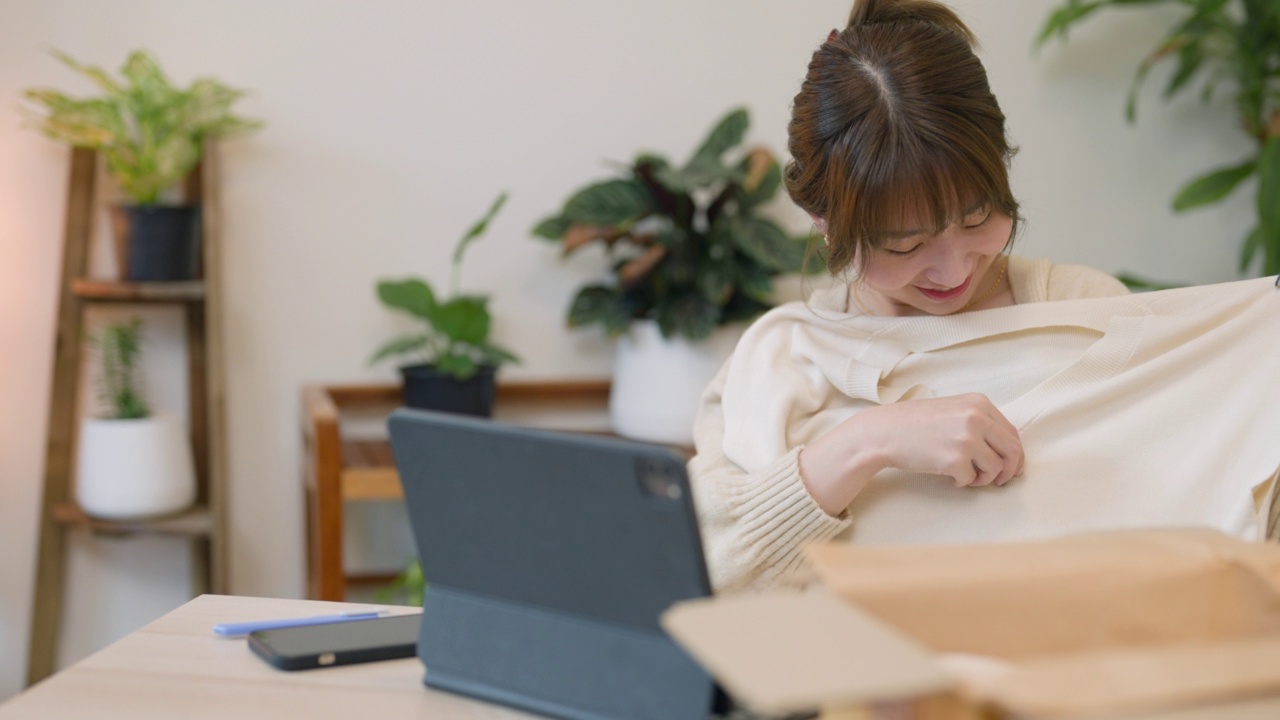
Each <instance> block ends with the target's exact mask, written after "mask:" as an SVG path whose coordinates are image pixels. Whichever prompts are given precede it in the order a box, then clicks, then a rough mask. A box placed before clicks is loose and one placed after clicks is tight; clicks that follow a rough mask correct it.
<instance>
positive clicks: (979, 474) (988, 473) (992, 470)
mask: <svg viewBox="0 0 1280 720" xmlns="http://www.w3.org/2000/svg"><path fill="white" fill-rule="evenodd" d="M973 469H974V475H975V477H974V478H973V482H971V483H969V486H970V487H985V486H987V485H990V484H991V483H992V482H994V481H995V480H996V479H997V478H999V477H1001V476H1003V475H1004V474H1005V461H1004V458H1002V457H1000V455H999V454H998V453H996V451H995V450H992V449H991V448H990V447H989V446H988V447H984V448H980V449H979V450H978V451H977V452H975V453H974V458H973Z"/></svg>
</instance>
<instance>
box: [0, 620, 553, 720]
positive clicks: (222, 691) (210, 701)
mask: <svg viewBox="0 0 1280 720" xmlns="http://www.w3.org/2000/svg"><path fill="white" fill-rule="evenodd" d="M372 607H373V606H368V605H361V604H354V603H333V602H320V601H313V600H275V599H267V598H251V597H232V596H225V595H202V596H200V597H198V598H196V599H195V600H192V601H191V602H188V603H187V604H185V605H183V606H182V607H179V608H178V609H176V610H174V611H173V612H170V613H168V614H167V615H164V616H163V617H161V618H159V619H158V620H156V621H155V622H152V623H151V624H149V625H147V626H145V627H143V628H141V629H139V630H138V631H137V632H134V633H132V634H130V635H128V636H127V637H124V638H122V639H121V640H119V641H117V642H115V643H113V644H112V645H110V646H108V647H106V648H104V649H103V650H101V651H99V652H97V653H95V654H94V655H91V656H89V657H88V658H85V659H84V660H82V661H80V662H78V663H76V664H74V665H72V666H71V667H68V668H66V669H65V670H63V671H61V672H59V673H57V674H56V675H53V676H52V677H50V678H48V679H46V680H44V681H43V682H40V683H38V684H36V685H34V686H33V687H31V688H29V689H28V690H26V691H25V692H23V693H21V694H19V695H17V696H16V697H13V698H11V699H10V700H9V701H7V702H5V703H4V704H0V720H28V719H31V720H34V719H36V718H40V720H47V719H49V718H58V719H59V720H77V719H78V718H94V719H95V720H113V719H115V718H120V719H122V720H124V719H126V718H127V719H128V720H146V719H148V718H157V719H159V718H164V719H165V720H170V719H171V718H190V719H195V720H199V719H201V718H219V720H226V719H227V718H235V720H249V719H251V718H272V719H275V718H307V720H326V719H327V718H334V719H335V720H352V719H353V718H451V719H452V718H459V719H460V720H528V719H529V718H532V717H534V716H532V715H529V714H526V713H522V712H518V711H515V710H511V709H508V708H503V707H499V706H495V705H490V704H487V703H482V702H478V701H475V700H469V699H467V698H463V697H459V696H455V695H450V694H448V693H443V692H439V691H436V690H430V689H428V688H426V687H425V686H423V684H422V678H423V666H422V663H421V662H420V661H419V660H418V659H417V658H407V659H404V660H387V661H382V662H373V663H364V664H358V665H347V666H343V667H333V668H324V669H320V670H303V671H296V672H285V671H282V670H276V669H275V668H273V667H271V666H270V665H268V664H267V663H265V662H263V661H262V660H261V659H259V658H258V657H257V656H256V655H254V654H253V653H252V652H250V650H249V648H248V647H247V646H246V641H245V640H244V638H238V639H236V638H220V637H217V636H215V635H214V634H213V626H214V625H215V624H217V623H220V622H242V621H250V620H264V619H274V618H288V617H306V616H309V615H327V614H331V613H334V612H352V611H358V610H365V609H371V608H372ZM388 609H389V610H391V612H393V613H401V612H405V613H407V612H415V611H416V609H414V608H409V607H396V606H392V607H390V608H388Z"/></svg>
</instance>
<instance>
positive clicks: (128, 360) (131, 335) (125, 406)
mask: <svg viewBox="0 0 1280 720" xmlns="http://www.w3.org/2000/svg"><path fill="white" fill-rule="evenodd" d="M93 342H94V345H96V346H97V351H98V359H99V361H100V363H101V364H100V366H99V368H98V400H99V402H100V403H101V404H102V406H103V407H104V408H105V409H106V413H107V415H106V417H107V418H111V419H116V420H136V419H140V418H145V417H149V416H150V415H151V409H150V408H149V407H148V406H147V401H146V400H145V399H144V398H143V396H142V390H141V388H140V387H139V383H138V367H139V363H140V361H141V359H142V320H141V319H139V318H133V319H132V320H129V321H128V322H121V323H112V324H109V325H107V326H106V327H104V328H103V329H102V332H101V333H100V334H99V335H98V336H97V337H96V338H94V339H93Z"/></svg>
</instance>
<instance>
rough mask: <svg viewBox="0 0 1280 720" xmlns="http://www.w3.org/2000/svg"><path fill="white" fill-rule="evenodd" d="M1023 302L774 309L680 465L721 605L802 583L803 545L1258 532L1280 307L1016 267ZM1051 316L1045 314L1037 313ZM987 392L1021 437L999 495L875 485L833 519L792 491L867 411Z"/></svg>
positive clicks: (899, 478)
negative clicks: (953, 310) (844, 424)
mask: <svg viewBox="0 0 1280 720" xmlns="http://www.w3.org/2000/svg"><path fill="white" fill-rule="evenodd" d="M1009 276H1010V281H1011V284H1012V288H1013V293H1014V297H1015V299H1016V300H1017V304H1016V305H1014V306H1011V307H1006V308H998V309H993V310H982V311H976V312H968V313H962V314H958V315H953V316H948V317H930V316H925V317H905V318H876V317H868V316H865V315H862V314H859V313H856V312H849V311H848V308H849V307H850V305H849V303H848V299H847V289H846V288H844V287H837V288H832V289H830V290H826V291H822V292H818V293H814V295H813V297H811V298H810V300H809V302H808V304H805V303H790V304H787V305H784V306H781V307H778V308H775V309H774V310H772V311H770V312H769V313H767V314H766V315H764V316H763V317H762V318H760V319H759V320H758V321H757V322H756V323H755V324H753V325H752V326H751V327H750V328H749V329H748V330H747V332H746V333H745V334H744V336H743V338H742V340H741V341H740V342H739V344H738V347H737V348H736V349H735V351H734V353H733V356H732V357H731V358H730V360H729V362H728V363H726V364H725V366H724V368H722V369H721V371H720V373H719V374H718V375H717V377H716V379H715V380H713V381H712V383H711V385H710V386H709V387H708V388H707V390H706V391H705V392H704V394H703V396H702V405H701V408H700V411H699V414H698V419H697V422H696V425H695V428H694V435H695V442H696V443H697V450H698V453H697V455H696V456H695V457H694V459H693V460H692V461H691V462H690V465H689V469H690V475H691V478H692V483H693V490H694V501H695V504H696V506H697V508H698V514H699V521H700V524H701V529H702V535H703V545H704V551H705V554H706V558H707V565H708V570H709V572H710V575H711V580H712V584H713V585H714V586H715V588H716V589H717V591H721V592H724V591H734V590H740V589H744V588H761V587H767V586H770V585H777V584H782V583H787V582H791V581H794V580H796V579H797V578H799V577H802V574H800V573H798V571H800V570H801V569H802V562H801V553H800V551H801V549H802V548H803V547H804V546H805V545H806V544H808V543H810V542H813V541H817V540H830V539H833V538H835V539H842V540H847V541H849V542H857V543H860V544H868V545H873V544H874V545H887V544H921V543H955V542H983V541H1002V540H1018V539H1035V538H1044V537H1051V536H1056V535H1062V534H1066V533H1072V532H1084V531H1093V530H1105V529H1121V528H1135V527H1147V526H1176V525H1207V526H1211V527H1215V528H1218V529H1220V530H1223V531H1226V532H1229V533H1232V534H1235V535H1238V536H1241V537H1245V538H1251V539H1252V538H1258V537H1260V536H1261V534H1262V533H1263V532H1264V530H1265V524H1264V523H1265V516H1261V517H1260V513H1262V512H1263V511H1264V510H1265V509H1266V507H1265V506H1266V504H1267V503H1268V502H1269V497H1264V494H1269V489H1270V488H1271V486H1272V484H1273V483H1271V482H1269V481H1270V480H1273V479H1274V477H1275V476H1276V472H1277V469H1278V468H1280V290H1277V289H1276V288H1274V287H1272V280H1269V279H1262V280H1254V281H1243V282H1236V283H1226V284H1220V285H1210V286H1204V287H1196V288H1186V289H1179V290H1168V291H1163V292H1156V293H1146V294H1141V295H1128V294H1125V291H1124V288H1123V286H1121V285H1120V284H1119V283H1118V282H1116V281H1115V280H1114V279H1112V278H1110V277H1109V276H1106V275H1104V274H1102V273H1100V272H1098V271H1095V270H1090V269H1088V268H1082V267H1079V266H1054V265H1052V264H1051V263H1049V262H1047V261H1044V260H1025V259H1022V258H1016V257H1015V258H1011V259H1010V265H1009ZM1045 301H1054V302H1045ZM966 392H980V393H983V394H985V395H987V396H988V397H989V398H991V400H992V402H993V403H995V405H996V406H997V407H998V408H999V409H1000V411H1001V412H1002V413H1004V414H1005V416H1006V417H1008V418H1009V420H1010V421H1011V422H1013V424H1014V425H1015V426H1017V427H1018V430H1019V433H1020V435H1021V439H1022V442H1023V447H1024V449H1025V451H1026V465H1025V471H1024V474H1023V476H1022V477H1019V478H1015V479H1014V480H1013V481H1012V482H1011V483H1009V484H1008V485H1006V486H1005V487H1002V488H995V487H989V488H956V487H954V486H953V485H952V484H951V483H950V482H948V481H947V479H945V478H940V477H938V476H930V475H912V474H908V473H904V472H901V471H898V470H893V469H890V470H885V471H883V472H881V473H879V474H878V475H876V477H875V478H874V479H873V480H872V482H871V483H870V484H869V485H868V486H867V488H866V489H865V490H864V491H863V492H862V493H861V494H860V495H859V496H858V497H857V498H856V499H855V500H854V502H853V503H852V504H851V505H850V507H849V508H848V511H847V512H846V513H845V514H844V515H843V516H841V517H838V518H837V517H832V516H830V515H827V514H826V513H825V512H823V511H822V509H821V508H819V507H818V505H817V503H816V502H814V500H813V499H812V497H811V496H810V495H809V494H808V491H807V490H806V489H805V487H804V484H803V482H802V481H801V479H800V475H799V472H798V468H797V462H796V457H797V455H798V453H799V451H800V450H801V449H802V448H803V447H804V446H805V444H806V443H808V442H811V441H812V440H814V439H816V438H817V437H819V436H820V435H822V434H824V433H826V432H827V431H829V430H830V429H831V428H833V427H834V426H836V425H837V424H839V423H840V422H841V421H842V420H844V419H845V418H848V417H849V416H850V415H852V414H853V413H856V412H858V411H859V410H862V409H864V408H867V407H871V406H872V405H875V404H881V403H892V402H896V401H899V400H905V399H911V398H921V397H930V396H947V395H955V394H960V393H966Z"/></svg>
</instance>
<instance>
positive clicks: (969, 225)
mask: <svg viewBox="0 0 1280 720" xmlns="http://www.w3.org/2000/svg"><path fill="white" fill-rule="evenodd" d="M990 219H991V207H990V206H988V207H985V208H982V209H981V210H979V211H977V212H974V213H970V214H969V216H968V217H966V218H965V219H964V227H965V229H966V230H973V229H974V228H979V227H982V226H983V225H985V224H986V223H987V220H990Z"/></svg>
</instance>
